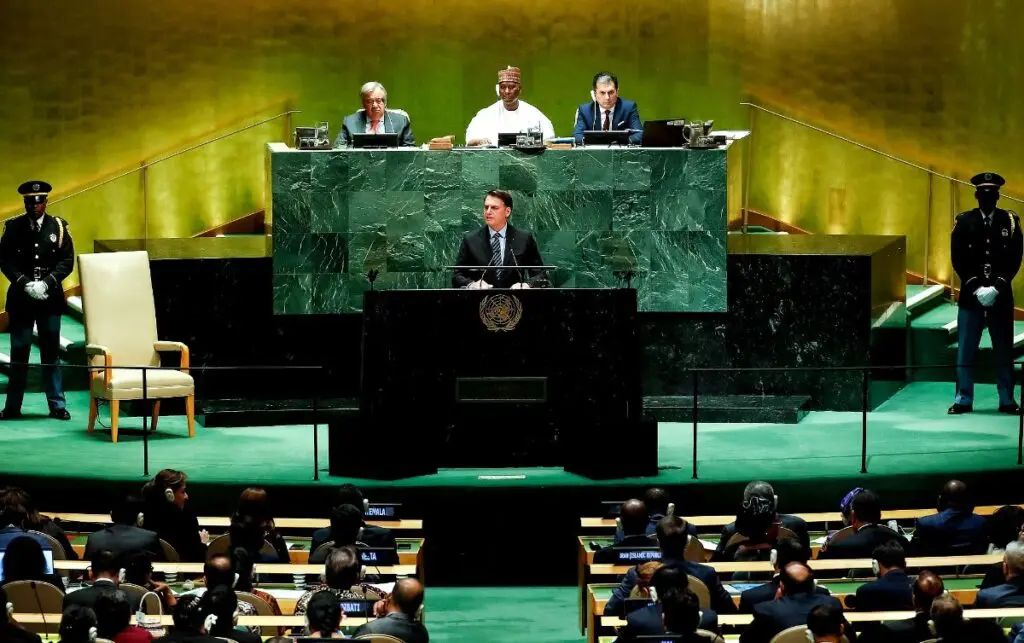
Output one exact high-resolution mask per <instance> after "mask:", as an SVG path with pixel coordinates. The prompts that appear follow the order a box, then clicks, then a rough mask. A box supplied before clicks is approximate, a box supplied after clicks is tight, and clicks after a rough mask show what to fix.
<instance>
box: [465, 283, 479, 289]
mask: <svg viewBox="0 0 1024 643" xmlns="http://www.w3.org/2000/svg"><path fill="white" fill-rule="evenodd" d="M466 290H480V282H479V281H471V282H469V283H468V284H466Z"/></svg>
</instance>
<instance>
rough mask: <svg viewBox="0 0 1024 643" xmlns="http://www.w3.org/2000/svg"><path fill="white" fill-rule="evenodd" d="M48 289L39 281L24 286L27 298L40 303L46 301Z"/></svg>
mask: <svg viewBox="0 0 1024 643" xmlns="http://www.w3.org/2000/svg"><path fill="white" fill-rule="evenodd" d="M48 289H49V288H48V286H47V285H46V284H45V283H43V282H41V281H30V282H29V283H27V284H25V292H27V293H28V296H29V297H31V298H32V299H38V300H40V301H42V300H43V299H46V291H47V290H48Z"/></svg>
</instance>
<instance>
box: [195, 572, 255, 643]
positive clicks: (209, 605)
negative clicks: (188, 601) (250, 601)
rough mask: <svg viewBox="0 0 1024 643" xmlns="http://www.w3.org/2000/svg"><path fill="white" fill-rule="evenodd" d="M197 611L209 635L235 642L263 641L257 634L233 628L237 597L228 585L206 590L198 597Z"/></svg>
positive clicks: (251, 642) (253, 642)
mask: <svg viewBox="0 0 1024 643" xmlns="http://www.w3.org/2000/svg"><path fill="white" fill-rule="evenodd" d="M199 611H200V612H201V613H202V618H203V630H205V632H206V633H207V634H209V635H210V636H216V637H219V638H223V639H230V640H232V641H235V642H236V643H263V637H261V636H260V635H259V634H254V633H252V632H248V631H242V630H239V629H236V628H235V616H236V613H237V611H238V597H237V596H235V592H234V590H232V589H231V588H230V587H227V586H226V585H218V586H217V587H214V588H212V589H210V590H208V591H207V592H206V593H205V594H203V596H202V598H200V599H199Z"/></svg>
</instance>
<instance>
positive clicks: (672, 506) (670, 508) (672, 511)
mask: <svg viewBox="0 0 1024 643" xmlns="http://www.w3.org/2000/svg"><path fill="white" fill-rule="evenodd" d="M675 513H676V503H674V502H670V503H668V508H667V509H665V516H674V515H675Z"/></svg>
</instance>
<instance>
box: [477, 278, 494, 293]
mask: <svg viewBox="0 0 1024 643" xmlns="http://www.w3.org/2000/svg"><path fill="white" fill-rule="evenodd" d="M477 283H478V284H480V290H488V289H490V288H494V286H492V285H491V284H489V283H487V282H486V281H484V280H483V279H481V280H480V281H478V282H477Z"/></svg>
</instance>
